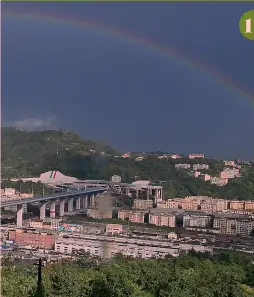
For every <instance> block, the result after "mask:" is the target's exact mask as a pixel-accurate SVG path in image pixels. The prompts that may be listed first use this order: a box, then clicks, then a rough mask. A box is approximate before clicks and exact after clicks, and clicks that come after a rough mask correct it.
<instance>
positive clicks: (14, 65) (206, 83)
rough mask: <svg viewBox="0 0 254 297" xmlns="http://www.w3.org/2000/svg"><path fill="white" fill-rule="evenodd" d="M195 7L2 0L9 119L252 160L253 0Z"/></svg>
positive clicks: (137, 146)
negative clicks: (244, 23)
mask: <svg viewBox="0 0 254 297" xmlns="http://www.w3.org/2000/svg"><path fill="white" fill-rule="evenodd" d="M191 5H192V6H191V7H192V8H193V9H194V11H195V13H192V14H191V13H190V11H191V10H190V9H191V7H190V5H189V4H188V5H187V3H177V4H176V3H164V4H163V3H160V4H159V3H158V4H157V3H150V4H141V3H140V4H138V3H135V4H132V3H128V4H127V3H121V4H120V3H114V4H113V3H111V4H107V6H106V5H104V4H103V3H75V4H73V3H61V5H58V4H56V3H55V4H54V3H4V4H3V6H2V17H3V20H2V42H3V48H2V65H3V68H2V69H3V72H2V73H3V82H2V91H3V95H2V105H3V120H4V123H7V124H14V125H16V126H18V127H21V128H28V129H43V128H45V129H52V128H58V129H59V128H63V129H68V130H72V131H74V132H75V133H78V134H79V135H81V136H82V137H84V138H86V139H95V140H96V139H99V140H105V141H106V142H107V143H109V144H110V145H111V146H113V147H116V148H117V149H120V150H122V151H157V150H160V151H172V152H183V153H190V152H204V153H205V154H206V155H209V156H212V157H214V158H227V159H230V158H240V159H251V160H253V157H254V156H253V136H252V135H254V120H253V118H254V117H253V112H254V109H252V106H254V105H253V102H254V101H253V102H252V100H253V93H254V88H253V84H252V77H253V74H254V73H253V69H252V68H251V63H249V61H250V58H251V53H252V51H253V44H252V42H251V41H249V40H245V39H244V38H243V37H242V36H241V34H240V32H239V29H238V22H239V19H240V17H241V15H242V14H243V13H244V12H246V11H248V10H250V9H251V8H250V5H249V4H248V3H234V4H233V3H230V4H227V3H224V4H223V3H216V4H215V3H209V4H208V3H203V4H202V3H195V4H191ZM193 5H194V6H193ZM216 5H217V7H219V8H220V9H219V11H220V12H218V10H216V9H215V10H214V9H212V8H211V7H213V6H216ZM179 14H180V15H182V19H184V21H183V24H182V25H179V24H180V23H179V20H178V19H179V17H178V15H179ZM225 15H227V20H228V22H227V23H224V18H225ZM130 16H131V17H130ZM215 19H216V22H213V20H215ZM204 21H206V22H207V25H206V26H204V28H202V29H200V23H202V22H204ZM210 23H212V24H213V26H210V25H209V24H210ZM81 24H82V25H81ZM222 25H223V26H222ZM169 28H170V29H169ZM171 28H173V29H171ZM102 49H103V50H102ZM42 57H43V58H42ZM190 98H191V100H190ZM70 111H71V112H70ZM218 144H219V145H218Z"/></svg>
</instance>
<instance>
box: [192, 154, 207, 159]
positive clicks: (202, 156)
mask: <svg viewBox="0 0 254 297" xmlns="http://www.w3.org/2000/svg"><path fill="white" fill-rule="evenodd" d="M196 158H202V159H203V158H205V155H204V154H190V155H189V159H196Z"/></svg>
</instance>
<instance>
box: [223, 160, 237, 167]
mask: <svg viewBox="0 0 254 297" xmlns="http://www.w3.org/2000/svg"><path fill="white" fill-rule="evenodd" d="M224 165H225V166H234V165H235V161H228V160H226V161H224Z"/></svg>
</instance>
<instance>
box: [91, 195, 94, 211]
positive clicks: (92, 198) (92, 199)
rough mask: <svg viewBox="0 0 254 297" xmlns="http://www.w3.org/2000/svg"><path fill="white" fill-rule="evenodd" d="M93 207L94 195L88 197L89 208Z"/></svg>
mask: <svg viewBox="0 0 254 297" xmlns="http://www.w3.org/2000/svg"><path fill="white" fill-rule="evenodd" d="M93 206H94V194H92V195H91V196H90V208H91V207H93Z"/></svg>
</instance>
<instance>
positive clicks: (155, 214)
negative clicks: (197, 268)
mask: <svg viewBox="0 0 254 297" xmlns="http://www.w3.org/2000/svg"><path fill="white" fill-rule="evenodd" d="M137 206H138V207H137ZM252 212H254V201H229V200H226V199H220V198H212V197H209V196H188V197H185V198H174V199H168V200H167V201H162V202H158V203H157V208H152V203H151V200H141V199H136V201H135V200H134V208H133V209H130V210H126V209H120V210H118V218H120V219H122V220H128V221H130V222H132V223H149V224H152V225H156V226H166V227H170V228H175V227H177V226H178V227H179V224H178V225H177V224H176V221H177V219H178V222H181V223H180V226H182V227H184V228H201V229H202V228H206V229H207V228H208V229H214V231H212V232H214V233H216V231H217V233H223V234H224V232H227V231H223V230H224V229H222V228H218V227H217V225H218V224H217V223H216V222H217V221H216V220H215V219H214V218H215V216H217V215H220V218H224V219H225V220H226V221H227V220H229V218H230V216H233V217H237V218H238V219H237V223H236V224H238V225H239V226H240V227H239V228H238V229H237V231H235V232H236V233H234V232H233V231H228V232H229V233H228V234H240V235H249V233H250V232H251V230H252V229H253V221H254V214H252ZM246 220H247V221H246ZM238 225H237V226H238ZM228 230H229V229H228ZM237 232H240V233H237Z"/></svg>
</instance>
